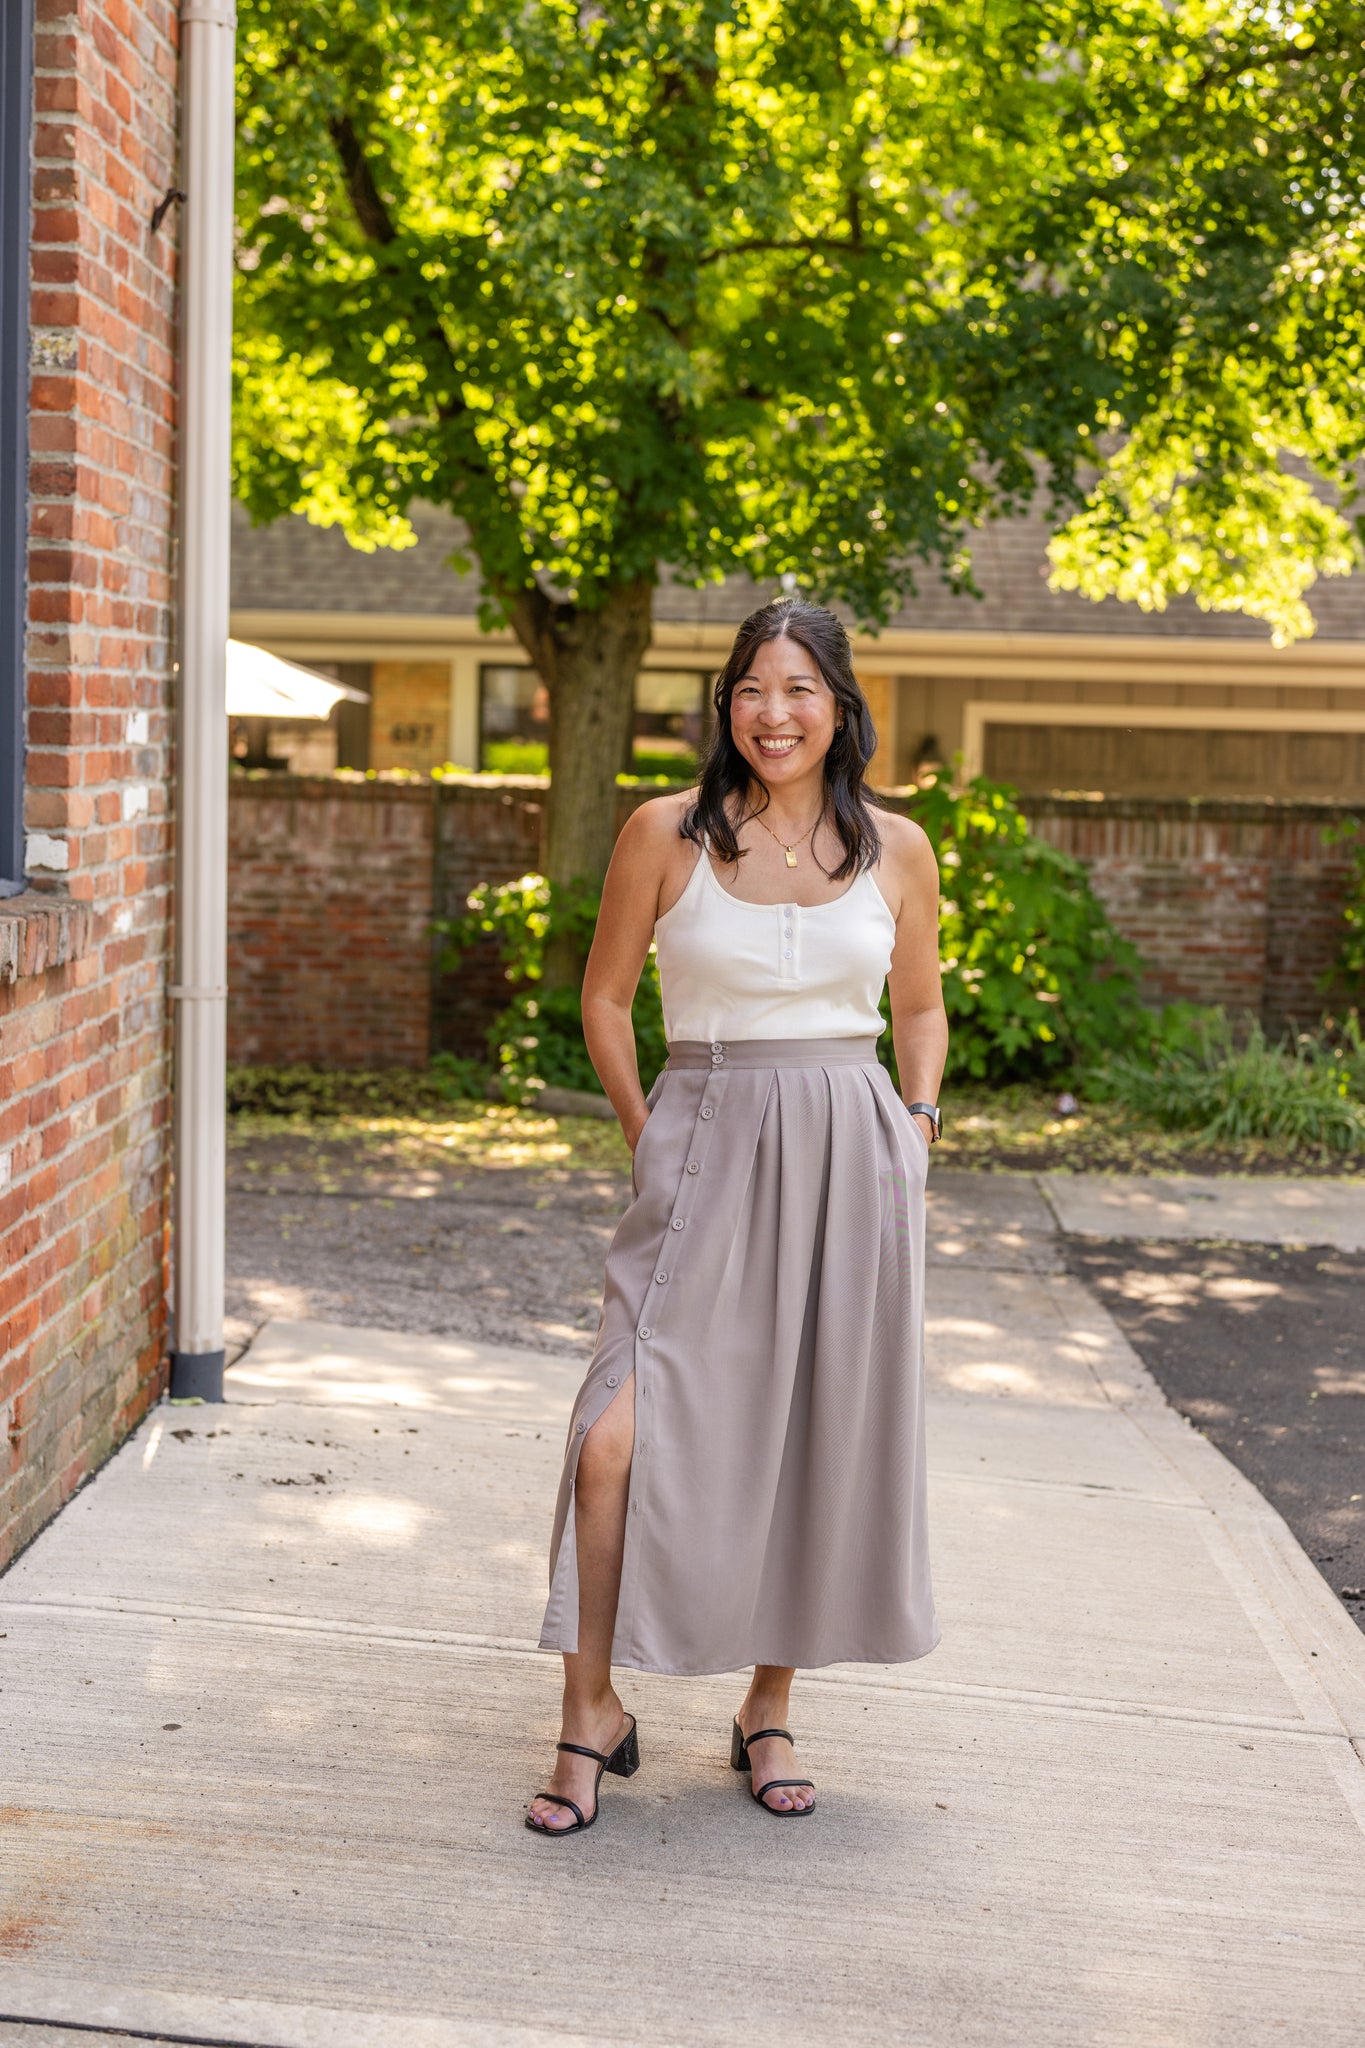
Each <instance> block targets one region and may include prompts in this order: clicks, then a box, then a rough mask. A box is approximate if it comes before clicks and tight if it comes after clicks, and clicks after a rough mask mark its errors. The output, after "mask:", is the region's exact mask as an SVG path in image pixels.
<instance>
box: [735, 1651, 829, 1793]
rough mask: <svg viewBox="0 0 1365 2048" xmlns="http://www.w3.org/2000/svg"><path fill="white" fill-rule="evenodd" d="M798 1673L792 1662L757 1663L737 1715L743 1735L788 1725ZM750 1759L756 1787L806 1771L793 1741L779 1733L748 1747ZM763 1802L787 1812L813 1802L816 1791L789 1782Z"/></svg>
mask: <svg viewBox="0 0 1365 2048" xmlns="http://www.w3.org/2000/svg"><path fill="white" fill-rule="evenodd" d="M795 1676H796V1672H795V1670H794V1669H793V1668H792V1666H791V1665H789V1664H756V1665H755V1666H754V1675H753V1677H752V1679H751V1680H750V1681H749V1690H748V1693H747V1695H746V1696H745V1700H744V1705H743V1706H742V1707H741V1708H740V1710H739V1713H738V1715H737V1716H736V1719H737V1720H738V1722H739V1727H740V1733H741V1734H742V1735H744V1736H745V1737H746V1738H747V1736H748V1735H749V1733H750V1730H751V1729H754V1728H785V1727H786V1726H787V1725H788V1721H787V1716H788V1713H789V1712H790V1709H791V1690H792V1680H793V1678H795ZM749 1761H750V1763H751V1764H752V1765H753V1772H754V1777H753V1782H754V1787H755V1789H757V1788H758V1786H760V1785H766V1784H768V1783H769V1781H770V1780H771V1779H773V1778H804V1776H805V1775H806V1774H805V1771H804V1770H803V1769H802V1767H801V1766H800V1765H799V1764H798V1763H797V1762H796V1759H795V1757H794V1755H793V1753H792V1746H791V1744H790V1743H789V1742H782V1741H779V1740H778V1739H777V1738H776V1737H770V1738H769V1740H768V1741H767V1742H756V1743H755V1744H754V1746H753V1748H752V1749H751V1750H750V1751H749ZM763 1803H764V1805H765V1806H771V1807H772V1808H773V1809H774V1810H775V1811H776V1812H779V1813H785V1812H786V1811H787V1810H788V1809H789V1808H790V1807H807V1806H813V1805H814V1804H815V1794H814V1792H813V1791H812V1790H811V1788H810V1786H809V1785H789V1786H787V1787H786V1788H785V1789H784V1790H783V1791H781V1792H770V1793H769V1794H768V1796H767V1798H766V1799H765V1800H764V1802H763Z"/></svg>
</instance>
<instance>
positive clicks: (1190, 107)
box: [237, 0, 1365, 981]
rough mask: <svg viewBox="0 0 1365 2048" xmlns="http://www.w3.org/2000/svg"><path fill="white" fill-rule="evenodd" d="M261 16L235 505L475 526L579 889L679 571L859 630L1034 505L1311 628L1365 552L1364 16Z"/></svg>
mask: <svg viewBox="0 0 1365 2048" xmlns="http://www.w3.org/2000/svg"><path fill="white" fill-rule="evenodd" d="M241 20H242V35H241V50H242V57H243V61H242V66H241V149H240V157H239V208H240V258H239V262H240V292H239V312H238V354H239V369H240V406H239V415H238V432H237V470H238V479H239V488H240V490H241V492H242V495H243V496H244V498H245V499H246V502H247V504H248V506H249V507H250V509H251V511H252V513H253V515H254V516H256V517H257V518H263V519H268V518H273V517H277V516H279V515H280V514H282V513H284V512H289V511H303V512H306V513H307V514H308V515H309V517H311V518H313V519H315V520H319V521H323V522H330V523H336V524H339V525H341V526H342V527H343V528H344V530H345V531H346V532H347V534H348V536H349V538H350V539H351V540H352V541H353V542H354V543H355V544H356V545H358V546H373V545H376V544H384V545H397V544H401V542H402V541H403V540H404V539H405V538H410V529H408V528H407V526H406V522H405V519H404V511H405V508H406V507H407V506H408V504H409V503H410V502H411V501H412V500H413V499H414V498H415V497H423V498H427V499H430V500H434V501H435V502H437V503H438V504H441V505H443V506H446V507H448V508H449V509H450V511H451V512H452V513H454V514H455V515H456V516H457V517H458V518H459V520H460V521H462V523H463V527H464V530H465V532H466V534H467V536H468V553H469V556H470V558H472V559H474V560H476V561H477V563H478V565H479V569H480V572H481V578H482V586H483V590H484V593H485V617H486V619H487V621H488V622H489V623H492V622H494V621H506V622H508V623H510V625H511V626H512V627H513V629H514V630H515V632H516V634H517V637H518V638H519V640H520V641H521V644H522V646H523V647H524V648H525V650H526V652H527V654H528V655H529V656H530V658H531V660H532V661H533V662H534V663H535V665H536V667H537V668H538V670H539V671H540V673H541V675H542V676H543V677H544V678H545V680H546V682H547V684H548V685H549V690H550V700H551V763H552V780H551V795H550V814H549V820H548V845H547V855H546V868H547V872H548V874H549V876H550V878H551V879H552V880H553V881H555V882H556V883H559V884H566V883H568V882H570V881H572V880H574V879H575V878H579V877H583V878H587V879H589V880H592V879H595V878H598V877H600V875H601V873H602V871H603V869H604V868H605V865H606V861H607V858H608V855H609V853H610V849H611V841H612V820H613V811H614V802H613V789H612V784H613V778H614V775H615V773H616V770H617V769H618V767H619V766H620V765H621V763H622V761H623V759H624V758H625V757H626V754H627V749H628V743H629V728H630V716H631V702H632V692H633V683H634V676H635V672H636V669H637V667H638V664H639V661H640V659H641V656H642V654H643V651H644V649H645V646H646V645H647V642H648V639H649V633H650V617H651V606H652V599H653V592H654V590H655V588H656V587H657V584H658V582H659V580H660V578H661V577H662V576H664V575H665V574H668V575H672V576H675V577H679V578H682V579H684V580H688V581H692V582H697V583H701V582H705V581H708V580H713V579H715V578H717V577H719V576H721V575H724V574H726V573H731V572H735V571H742V572H746V573H748V574H750V575H752V576H754V577H756V578H760V579H763V578H774V577H779V576H788V577H794V578H795V579H796V580H797V582H798V583H799V584H801V585H802V586H803V587H806V588H808V589H810V590H811V591H812V592H813V593H814V594H816V595H818V596H820V597H823V598H825V599H827V600H831V601H841V602H843V603H844V604H846V605H847V606H849V607H850V609H851V610H852V612H853V613H854V614H855V615H856V616H857V617H858V618H859V619H860V620H862V621H864V622H868V623H876V622H878V621H880V620H883V619H885V617H886V616H887V614H888V611H889V610H890V608H891V607H892V606H893V605H894V603H895V601H896V599H897V598H898V597H899V596H900V595H902V594H904V593H905V592H907V591H908V590H910V589H911V588H912V587H913V584H914V579H915V576H916V574H917V573H919V574H923V573H924V572H925V571H926V569H927V570H928V571H929V573H932V574H935V575H937V574H940V573H942V574H946V575H947V576H948V577H949V579H950V580H952V581H953V582H954V583H955V584H956V585H957V586H958V587H964V588H970V562H969V543H970V536H971V532H972V529H973V528H974V527H975V526H976V525H978V524H979V523H980V522H982V521H984V520H986V519H988V518H990V517H993V516H997V515H1001V514H1008V513H1010V512H1013V511H1016V510H1018V509H1020V508H1021V507H1022V506H1023V505H1024V504H1026V503H1027V502H1028V501H1029V500H1030V499H1031V498H1032V497H1033V496H1034V495H1035V493H1036V492H1037V490H1038V489H1039V488H1044V489H1046V490H1047V491H1048V492H1049V493H1050V498H1051V503H1052V505H1053V508H1054V514H1055V524H1056V525H1057V526H1058V527H1059V528H1060V529H1061V531H1060V534H1059V538H1058V540H1057V542H1056V553H1055V562H1056V574H1057V576H1058V577H1059V578H1060V579H1061V580H1063V581H1065V582H1069V583H1072V584H1074V585H1076V586H1077V587H1079V588H1081V589H1083V590H1084V591H1085V592H1086V593H1087V594H1088V595H1090V596H1096V597H1098V596H1103V595H1106V594H1111V593H1112V594H1117V595H1119V596H1123V597H1128V598H1131V599H1134V600H1136V601H1137V602H1139V603H1142V604H1149V605H1158V606H1159V605H1162V604H1164V603H1165V602H1166V601H1167V600H1168V598H1169V597H1170V596H1171V595H1172V594H1174V593H1176V592H1178V591H1182V590H1189V591H1193V593H1194V595H1195V596H1196V597H1197V598H1198V600H1199V601H1200V602H1201V603H1203V604H1208V605H1212V606H1218V607H1232V608H1237V609H1241V610H1242V611H1245V612H1249V613H1251V614H1252V615H1253V616H1257V617H1260V618H1264V619H1265V620H1267V621H1268V622H1269V624H1270V625H1271V626H1272V628H1273V629H1274V631H1275V632H1276V634H1277V635H1278V636H1279V637H1287V636H1292V635H1293V634H1294V633H1298V632H1302V631H1305V630H1307V629H1308V627H1309V625H1310V623H1311V622H1310V621H1309V619H1308V617H1307V614H1306V611H1305V608H1304V604H1303V593H1304V590H1305V589H1306V587H1307V585H1308V583H1309V582H1310V581H1311V579H1312V577H1313V575H1314V574H1316V573H1320V572H1322V573H1335V572H1340V571H1341V570H1343V569H1345V568H1346V567H1348V566H1350V564H1351V562H1352V561H1353V560H1354V558H1355V554H1356V551H1357V548H1358V542H1357V540H1356V537H1355V532H1354V529H1353V527H1352V526H1351V525H1350V523H1349V519H1348V513H1349V508H1350V501H1351V493H1352V489H1353V477H1354V465H1355V463H1356V461H1357V459H1358V457H1359V455H1360V452H1361V450H1360V436H1361V431H1362V426H1361V422H1362V420H1365V407H1363V406H1362V404H1361V402H1360V401H1361V396H1362V393H1361V388H1360V387H1361V362H1362V341H1363V340H1365V335H1363V334H1362V310H1361V305H1360V301H1359V295H1358V293H1357V292H1356V291H1355V290H1354V288H1353V282H1352V273H1353V265H1354V264H1355V263H1356V262H1357V261H1358V251H1359V236H1360V231H1361V188H1360V175H1359V173H1360V162H1359V156H1360V152H1359V138H1358V134H1357V131H1356V127H1355V120H1356V117H1355V114H1354V112H1353V107H1354V104H1355V103H1354V101H1353V100H1352V98H1351V95H1350V92H1349V90H1348V89H1347V88H1348V86H1349V84H1350V83H1351V81H1352V79H1353V78H1354V75H1355V72H1356V70H1357V68H1358V64H1359V52H1358V37H1357V36H1356V35H1355V34H1354V32H1353V27H1352V19H1351V10H1350V9H1348V6H1347V5H1346V4H1345V0H1330V4H1321V5H1308V4H1301V5H1296V4H1295V0H1279V4H1277V6H1276V7H1275V8H1274V9H1269V8H1267V7H1264V6H1261V5H1251V4H1249V0H1202V4H1192V0H1121V4H1115V0H1094V4H1086V5H1081V4H1076V0H1056V4H1052V0H978V4H977V5H976V6H974V7H972V8H971V9H964V8H962V7H961V6H960V5H952V6H949V5H947V4H926V5H924V6H922V7H918V8H916V9H915V11H914V12H913V13H910V12H906V13H904V14H901V13H898V12H893V11H888V10H887V8H885V7H884V6H880V5H877V4H875V0H800V4H799V5H798V4H797V0H586V4H572V0H515V4H511V0H458V4H457V0H404V4H403V5H401V6H399V5H398V4H396V0H325V4H305V0H243V5H242V7H241ZM1286 457H1290V458H1298V468H1296V467H1295V464H1294V462H1293V461H1292V460H1291V461H1290V463H1289V465H1288V467H1286V464H1285V458H1286ZM1304 465H1307V467H1308V468H1309V469H1311V470H1316V472H1317V473H1318V474H1319V475H1320V476H1322V477H1324V478H1325V479H1326V480H1327V481H1328V482H1329V483H1330V484H1332V485H1335V486H1336V489H1337V492H1338V494H1339V499H1340V503H1339V504H1337V503H1332V502H1327V501H1326V500H1324V499H1323V498H1321V497H1319V496H1317V495H1315V493H1314V491H1313V490H1312V489H1311V488H1310V486H1309V484H1308V483H1307V482H1306V481H1305V480H1304V477H1303V475H1302V473H1301V471H1302V469H1303V467H1304ZM556 978H557V971H556V972H554V973H551V975H550V976H549V979H550V980H551V981H553V980H554V979H556Z"/></svg>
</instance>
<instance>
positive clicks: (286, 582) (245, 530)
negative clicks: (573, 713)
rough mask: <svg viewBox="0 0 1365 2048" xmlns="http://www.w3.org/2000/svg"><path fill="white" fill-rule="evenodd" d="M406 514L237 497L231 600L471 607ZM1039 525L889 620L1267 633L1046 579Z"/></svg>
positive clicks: (1358, 631)
mask: <svg viewBox="0 0 1365 2048" xmlns="http://www.w3.org/2000/svg"><path fill="white" fill-rule="evenodd" d="M411 516H412V524H413V526H414V528H415V529H416V531H417V536H418V541H417V545H416V546H415V547H412V548H404V549H397V550H395V549H384V548H381V549H377V550H376V551H375V553H373V554H369V555H367V554H362V553H361V552H360V551H359V550H358V549H356V548H352V547H351V546H350V545H349V544H348V543H347V541H346V540H345V538H344V537H343V536H342V534H341V533H340V532H339V531H337V530H336V529H334V528H333V529H324V528H321V527H316V526H310V525H309V524H308V523H307V521H306V520H304V519H298V518H291V519H281V520H279V521H277V522H276V523H275V524H274V525H273V526H268V527H253V526H252V525H251V523H250V521H249V520H248V518H247V515H246V513H245V512H244V510H243V509H242V508H241V507H240V506H235V507H234V508H233V523H232V602H233V605H234V606H235V607H237V608H239V609H242V610H251V611H276V610H280V611H308V610H314V609H315V610H317V611H320V612H390V613H393V612H397V613H402V612H411V613H415V614H421V615H423V616H426V617H450V618H468V617H470V616H471V615H472V614H473V613H474V611H475V610H476V609H477V606H478V578H477V575H474V574H469V575H464V576H459V575H456V574H455V572H454V571H453V570H452V569H450V568H448V567H447V566H446V564H447V562H448V559H449V557H450V555H451V554H452V553H453V552H454V550H455V548H456V547H457V546H458V545H459V541H460V533H461V529H460V527H459V525H458V523H457V521H456V520H454V519H453V518H452V517H451V516H450V514H449V513H447V512H443V511H441V510H440V509H439V508H437V507H436V506H431V505H425V506H416V507H414V509H413V512H412V515H411ZM1047 531H1048V530H1047V526H1046V524H1045V522H1044V520H1043V517H1042V514H1041V512H1040V511H1036V512H1031V513H1029V514H1028V515H1027V516H1026V517H1024V518H1021V519H1010V520H1001V521H1000V522H999V523H998V524H996V525H994V526H991V527H987V528H986V529H985V530H984V531H983V532H982V533H981V535H980V536H979V538H978V539H977V541H976V543H975V546H974V550H973V553H974V560H975V574H976V580H977V582H978V584H979V586H980V588H981V590H982V593H983V595H982V596H981V597H980V598H979V599H977V598H971V597H961V596H955V595H954V594H953V593H952V591H950V590H949V589H947V588H946V586H945V585H944V584H943V583H942V582H940V581H939V580H938V579H937V577H936V576H935V575H933V574H932V573H926V574H925V575H924V576H923V577H922V578H921V590H920V593H919V595H918V596H917V597H914V598H912V599H910V600H908V601H907V603H905V604H904V605H903V606H902V607H901V609H900V610H899V611H898V612H897V613H896V615H895V617H894V618H893V619H892V620H891V621H890V623H891V624H892V625H893V626H896V627H898V628H901V629H904V630H908V631H913V630H915V629H919V630H920V631H924V632H981V633H1126V634H1135V633H1136V634H1143V635H1147V634H1150V635H1152V636H1154V637H1161V636H1166V637H1170V636H1173V635H1179V636H1181V637H1182V638H1189V637H1198V638H1207V639H1256V640H1264V639H1266V638H1267V637H1268V635H1267V632H1266V629H1265V628H1264V627H1263V626H1261V625H1259V624H1257V623H1256V622H1255V621H1254V620H1249V619H1244V618H1241V617H1239V616H1236V615H1231V614H1211V613H1207V612H1201V611H1200V610H1199V609H1198V607H1197V606H1196V605H1195V604H1194V602H1193V601H1192V600H1191V599H1186V598H1182V599H1178V600H1177V601H1176V603H1174V604H1172V605H1171V606H1170V607H1169V608H1168V609H1167V610H1166V611H1165V612H1141V611H1139V610H1138V609H1137V608H1136V607H1135V606H1133V605H1124V604H1119V603H1117V602H1115V601H1113V600H1110V599H1106V600H1105V602H1104V603H1103V604H1098V605H1095V604H1090V603H1088V602H1087V601H1086V600H1085V599H1084V598H1081V597H1077V596H1074V595H1072V594H1069V593H1066V592H1054V591H1050V590H1049V589H1048V587H1047V564H1046V560H1045V556H1044V549H1045V546H1046V541H1047ZM771 594H772V591H771V587H768V588H763V587H760V586H758V585H755V584H753V583H751V582H750V581H749V580H748V578H747V577H742V576H733V577H730V578H729V579H727V581H726V582H725V583H723V584H712V585H710V586H708V587H707V588H705V589H702V590H692V589H689V588H687V587H686V586H685V585H682V584H678V583H673V582H670V581H667V580H665V582H664V584H663V585H662V587H661V588H660V591H659V594H658V598H657V601H656V605H655V612H656V616H657V617H658V618H660V619H661V620H668V621H672V622H677V623H679V624H693V623H696V624H709V623H715V624H725V625H729V624H732V623H735V622H737V621H738V620H740V619H742V618H743V617H744V615H745V613H746V612H748V611H750V610H752V608H753V606H754V605H755V604H756V603H761V602H762V600H763V598H764V597H765V596H769V595H771ZM1309 602H1310V604H1311V605H1312V608H1313V612H1314V614H1315V616H1316V618H1317V622H1318V638H1319V639H1325V640H1361V639H1365V574H1357V575H1354V576H1345V577H1335V578H1332V579H1329V580H1326V581H1323V582H1321V583H1319V584H1317V585H1316V586H1315V588H1314V590H1313V591H1312V592H1311V594H1310V599H1309Z"/></svg>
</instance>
